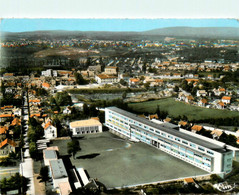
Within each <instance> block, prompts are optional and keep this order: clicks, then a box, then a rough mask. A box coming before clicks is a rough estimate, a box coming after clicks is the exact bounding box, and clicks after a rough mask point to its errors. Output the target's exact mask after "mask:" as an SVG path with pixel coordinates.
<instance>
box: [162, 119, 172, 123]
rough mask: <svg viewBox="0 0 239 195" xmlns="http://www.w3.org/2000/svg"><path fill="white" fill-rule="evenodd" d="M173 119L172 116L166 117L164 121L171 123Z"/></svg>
mask: <svg viewBox="0 0 239 195" xmlns="http://www.w3.org/2000/svg"><path fill="white" fill-rule="evenodd" d="M171 120H172V119H171V118H166V119H164V120H163V121H164V122H166V123H170V121H171Z"/></svg>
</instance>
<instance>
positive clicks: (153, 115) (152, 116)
mask: <svg viewBox="0 0 239 195" xmlns="http://www.w3.org/2000/svg"><path fill="white" fill-rule="evenodd" d="M152 119H159V117H158V115H157V114H150V115H149V120H152Z"/></svg>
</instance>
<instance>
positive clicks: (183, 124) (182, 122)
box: [178, 121, 188, 126]
mask: <svg viewBox="0 0 239 195" xmlns="http://www.w3.org/2000/svg"><path fill="white" fill-rule="evenodd" d="M178 124H179V125H182V126H185V125H187V124H188V123H187V122H186V121H180V122H179V123H178Z"/></svg>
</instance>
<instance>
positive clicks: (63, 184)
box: [59, 182, 72, 195]
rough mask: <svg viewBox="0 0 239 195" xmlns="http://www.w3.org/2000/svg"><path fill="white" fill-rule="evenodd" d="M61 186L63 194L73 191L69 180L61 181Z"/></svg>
mask: <svg viewBox="0 0 239 195" xmlns="http://www.w3.org/2000/svg"><path fill="white" fill-rule="evenodd" d="M59 188H60V192H61V195H67V194H70V193H71V192H72V189H71V185H70V183H69V182H61V183H59Z"/></svg>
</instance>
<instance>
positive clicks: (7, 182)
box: [0, 173, 30, 194]
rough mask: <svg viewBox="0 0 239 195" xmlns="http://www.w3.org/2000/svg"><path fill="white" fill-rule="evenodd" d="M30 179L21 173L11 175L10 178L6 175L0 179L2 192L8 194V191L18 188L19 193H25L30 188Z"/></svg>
mask: <svg viewBox="0 0 239 195" xmlns="http://www.w3.org/2000/svg"><path fill="white" fill-rule="evenodd" d="M29 182H30V180H29V179H28V178H25V177H24V176H21V175H20V174H19V173H16V174H15V175H13V176H11V177H10V178H8V179H7V178H6V177H4V178H3V179H2V180H0V191H1V194H7V192H8V191H11V190H18V193H17V194H25V193H26V191H27V190H28V184H29Z"/></svg>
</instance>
